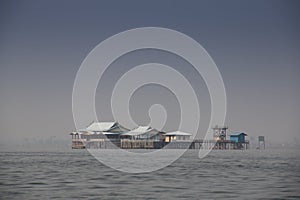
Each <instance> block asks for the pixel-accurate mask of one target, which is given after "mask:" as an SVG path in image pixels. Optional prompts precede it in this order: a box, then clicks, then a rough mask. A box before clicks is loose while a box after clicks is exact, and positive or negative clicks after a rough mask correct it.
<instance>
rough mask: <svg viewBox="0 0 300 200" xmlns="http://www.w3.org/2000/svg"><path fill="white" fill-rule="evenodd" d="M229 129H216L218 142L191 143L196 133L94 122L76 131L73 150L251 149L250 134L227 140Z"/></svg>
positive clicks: (73, 135) (215, 137) (235, 136)
mask: <svg viewBox="0 0 300 200" xmlns="http://www.w3.org/2000/svg"><path fill="white" fill-rule="evenodd" d="M227 129H228V127H225V126H215V127H213V130H214V140H209V141H203V140H191V136H192V134H190V133H186V132H182V131H172V132H167V133H166V132H163V131H159V130H156V129H154V128H151V127H150V126H138V127H136V128H135V129H133V130H129V129H127V128H125V127H123V126H122V125H120V124H119V123H118V122H92V123H91V124H90V125H89V126H87V127H86V128H83V129H79V130H77V131H75V132H72V133H71V134H70V135H71V136H72V148H73V149H85V148H91V149H101V148H124V149H160V148H163V147H169V148H196V146H198V148H200V147H201V146H203V144H204V143H205V144H209V145H213V148H215V149H247V145H248V144H249V142H248V141H246V140H245V136H246V135H247V134H245V133H242V132H234V133H231V134H230V138H229V140H228V139H227V138H226V136H227V133H226V131H227Z"/></svg>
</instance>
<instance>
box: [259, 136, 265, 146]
mask: <svg viewBox="0 0 300 200" xmlns="http://www.w3.org/2000/svg"><path fill="white" fill-rule="evenodd" d="M265 148H266V145H265V136H258V149H265Z"/></svg>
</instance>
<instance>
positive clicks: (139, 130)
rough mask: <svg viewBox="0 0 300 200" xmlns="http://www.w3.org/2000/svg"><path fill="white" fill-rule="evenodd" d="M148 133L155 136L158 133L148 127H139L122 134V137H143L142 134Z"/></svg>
mask: <svg viewBox="0 0 300 200" xmlns="http://www.w3.org/2000/svg"><path fill="white" fill-rule="evenodd" d="M149 132H151V134H157V133H158V132H159V131H158V130H156V129H153V128H151V127H150V126H139V127H137V128H135V129H133V130H132V131H129V132H127V133H123V134H122V135H129V136H138V135H143V134H145V133H149Z"/></svg>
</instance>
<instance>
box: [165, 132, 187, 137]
mask: <svg viewBox="0 0 300 200" xmlns="http://www.w3.org/2000/svg"><path fill="white" fill-rule="evenodd" d="M165 135H167V136H168V135H181V136H191V135H192V134H190V133H185V132H182V131H174V132H168V133H166V134H165Z"/></svg>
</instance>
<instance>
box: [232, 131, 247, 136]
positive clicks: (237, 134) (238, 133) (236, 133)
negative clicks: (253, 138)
mask: <svg viewBox="0 0 300 200" xmlns="http://www.w3.org/2000/svg"><path fill="white" fill-rule="evenodd" d="M240 135H247V134H246V133H244V132H232V133H230V136H232V137H238V136H240Z"/></svg>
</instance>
